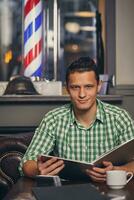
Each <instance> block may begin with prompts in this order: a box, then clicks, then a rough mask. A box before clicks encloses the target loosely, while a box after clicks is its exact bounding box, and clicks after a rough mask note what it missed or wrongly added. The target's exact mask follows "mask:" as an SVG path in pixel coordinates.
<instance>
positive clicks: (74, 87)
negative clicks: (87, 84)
mask: <svg viewBox="0 0 134 200" xmlns="http://www.w3.org/2000/svg"><path fill="white" fill-rule="evenodd" d="M71 88H72V89H73V90H77V89H79V86H77V85H72V86H71Z"/></svg>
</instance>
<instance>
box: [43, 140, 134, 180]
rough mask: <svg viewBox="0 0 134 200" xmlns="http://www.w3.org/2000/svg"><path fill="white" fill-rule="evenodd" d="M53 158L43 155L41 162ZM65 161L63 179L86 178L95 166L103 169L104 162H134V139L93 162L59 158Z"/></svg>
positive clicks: (119, 163)
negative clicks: (86, 170) (89, 170)
mask: <svg viewBox="0 0 134 200" xmlns="http://www.w3.org/2000/svg"><path fill="white" fill-rule="evenodd" d="M52 157H56V156H49V155H41V160H42V161H46V160H48V159H50V158H52ZM57 158H58V159H60V160H63V161H64V164H65V167H64V169H63V170H62V171H61V173H60V174H59V176H61V177H62V178H68V179H70V178H71V179H73V178H76V179H77V178H78V179H80V178H84V179H85V178H86V175H85V173H84V171H85V169H89V168H90V169H91V168H92V167H93V166H97V167H103V164H102V161H110V162H112V163H113V165H122V164H125V163H127V162H129V161H131V160H134V138H133V139H131V140H129V141H127V142H125V143H123V144H121V145H118V146H116V147H115V148H114V149H112V150H110V151H108V152H106V153H104V154H102V155H101V156H99V157H98V158H97V159H96V160H94V161H93V162H91V163H89V162H83V161H78V160H71V159H65V158H61V157H57Z"/></svg>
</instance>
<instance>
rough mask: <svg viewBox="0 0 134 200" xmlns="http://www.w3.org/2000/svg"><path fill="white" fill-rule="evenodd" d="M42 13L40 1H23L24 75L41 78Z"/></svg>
mask: <svg viewBox="0 0 134 200" xmlns="http://www.w3.org/2000/svg"><path fill="white" fill-rule="evenodd" d="M42 25H43V11H42V1H41V0H25V1H24V75H25V76H27V77H41V76H42V56H43V34H42V29H43V27H42Z"/></svg>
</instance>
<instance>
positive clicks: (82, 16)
mask: <svg viewBox="0 0 134 200" xmlns="http://www.w3.org/2000/svg"><path fill="white" fill-rule="evenodd" d="M41 2H42V27H43V28H42V37H43V39H42V43H43V48H42V69H41V70H42V72H41V75H40V78H45V79H47V80H60V81H62V82H63V83H64V81H65V78H64V75H65V69H66V67H67V66H68V65H69V64H70V63H71V62H72V61H73V60H75V59H77V58H78V57H80V56H91V57H92V58H93V59H94V60H95V61H96V62H98V64H99V67H100V72H101V73H104V54H103V53H104V52H103V41H102V38H101V37H102V26H101V25H102V24H101V15H100V13H99V12H98V0H84V1H83V0H49V1H47V0H44V1H41ZM24 7H25V1H22V0H17V1H16V0H1V1H0V81H8V80H9V79H10V78H11V77H12V76H14V75H17V74H23V72H24V59H23V57H24V56H23V55H24V50H25V49H24V48H25V46H24V21H25V19H24ZM33 17H34V16H33ZM98 49H99V51H97V50H98ZM100 59H101V60H100Z"/></svg>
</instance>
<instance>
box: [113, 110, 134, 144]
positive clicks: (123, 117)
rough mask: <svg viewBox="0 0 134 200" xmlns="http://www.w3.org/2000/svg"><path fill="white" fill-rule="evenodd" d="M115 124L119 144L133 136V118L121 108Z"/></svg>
mask: <svg viewBox="0 0 134 200" xmlns="http://www.w3.org/2000/svg"><path fill="white" fill-rule="evenodd" d="M116 126H117V129H118V132H119V142H120V144H122V143H124V142H126V141H128V140H130V139H132V138H134V120H133V119H132V118H131V117H130V115H129V114H128V112H127V111H125V110H121V112H120V115H119V116H118V119H117V120H116Z"/></svg>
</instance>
